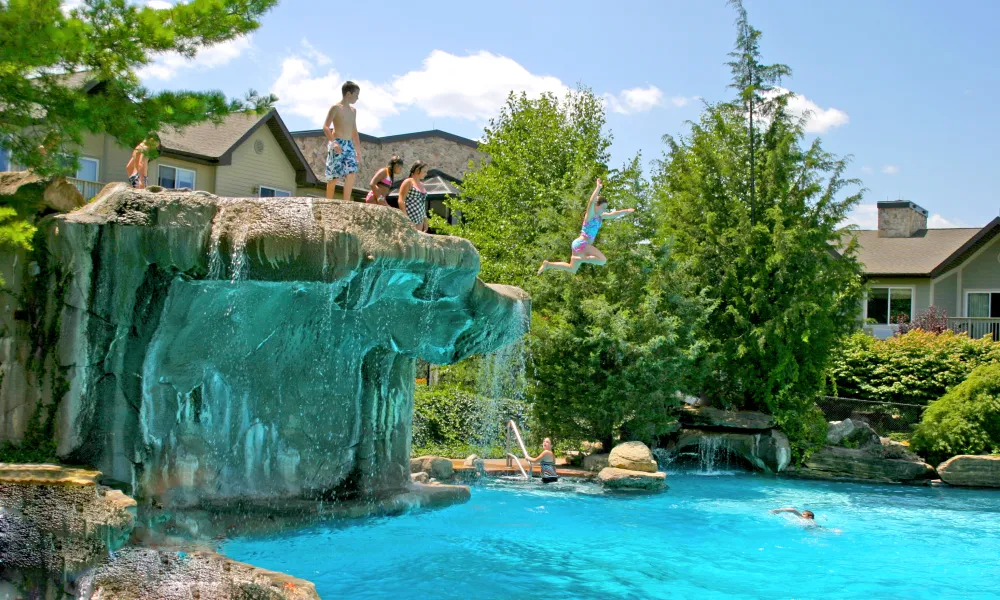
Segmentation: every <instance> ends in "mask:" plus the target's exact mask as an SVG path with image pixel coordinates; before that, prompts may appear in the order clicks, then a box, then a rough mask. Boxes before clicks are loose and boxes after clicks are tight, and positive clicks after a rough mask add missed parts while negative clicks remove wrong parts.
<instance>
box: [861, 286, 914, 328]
mask: <svg viewBox="0 0 1000 600" xmlns="http://www.w3.org/2000/svg"><path fill="white" fill-rule="evenodd" d="M865 318H866V319H870V321H869V322H872V321H874V322H875V323H876V324H878V325H895V324H896V323H899V322H900V321H904V322H909V321H910V320H912V319H913V288H905V287H873V288H871V289H869V290H868V301H867V303H866V305H865Z"/></svg>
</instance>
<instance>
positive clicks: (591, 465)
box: [583, 454, 608, 473]
mask: <svg viewBox="0 0 1000 600" xmlns="http://www.w3.org/2000/svg"><path fill="white" fill-rule="evenodd" d="M606 466H608V455H607V454H588V455H587V456H585V457H583V470H584V471H592V472H594V473H596V472H598V471H600V470H601V469H603V468H604V467H606Z"/></svg>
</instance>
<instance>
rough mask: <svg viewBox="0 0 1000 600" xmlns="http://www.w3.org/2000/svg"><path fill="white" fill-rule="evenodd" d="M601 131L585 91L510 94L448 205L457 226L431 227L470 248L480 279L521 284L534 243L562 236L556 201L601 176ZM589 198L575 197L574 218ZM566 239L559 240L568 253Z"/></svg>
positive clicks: (596, 103) (534, 257)
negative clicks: (479, 159) (479, 158)
mask: <svg viewBox="0 0 1000 600" xmlns="http://www.w3.org/2000/svg"><path fill="white" fill-rule="evenodd" d="M603 128H604V108H603V104H602V102H601V99H600V98H598V97H597V96H595V95H594V94H593V93H592V92H591V91H590V90H588V89H579V90H577V91H576V92H574V93H571V94H569V95H567V96H566V98H565V99H562V100H560V99H559V98H557V97H556V96H554V95H552V94H544V95H542V96H541V97H540V98H537V99H529V98H528V97H527V95H525V94H523V93H522V94H521V95H515V94H511V95H510V96H509V97H508V98H507V103H506V104H505V105H504V107H503V108H502V109H501V111H500V115H499V116H498V117H497V118H495V119H491V120H490V124H489V125H488V126H487V127H486V131H485V133H484V135H483V141H482V142H481V144H480V147H479V149H480V150H481V151H483V152H485V153H486V154H487V155H489V157H490V160H489V162H488V163H486V164H482V165H479V166H478V168H476V169H473V170H472V171H470V172H468V173H467V174H466V176H465V179H464V181H463V183H462V185H461V194H462V195H461V196H460V197H458V198H455V199H453V200H451V201H450V207H451V209H452V210H453V211H460V212H461V214H462V220H461V223H459V224H457V225H454V226H451V225H448V224H447V223H445V222H444V221H443V220H440V219H438V220H435V222H434V223H433V226H434V227H435V229H436V230H438V231H442V232H444V233H449V234H452V235H458V236H461V237H464V238H466V239H468V240H470V241H471V242H472V243H473V244H475V246H476V248H477V249H478V250H479V253H480V256H481V257H482V275H481V276H482V277H483V279H484V280H486V281H492V282H497V283H507V284H512V285H520V284H522V283H523V282H524V281H525V280H526V279H527V278H529V277H530V276H533V275H534V272H535V269H537V268H538V264H539V263H541V261H542V259H543V256H542V254H541V252H540V250H541V246H542V244H541V243H540V239H541V238H543V237H545V236H546V235H549V234H552V233H553V232H557V231H558V232H560V233H562V234H564V235H565V234H566V233H568V232H567V231H565V230H564V228H563V226H564V225H565V219H564V217H566V215H564V214H562V212H561V211H562V210H563V209H564V208H565V207H564V206H562V203H561V201H562V198H563V197H564V196H565V195H567V194H568V193H570V192H571V191H574V190H576V188H577V186H578V184H579V183H580V182H581V181H586V182H588V183H587V184H586V185H593V181H594V179H595V178H596V177H599V176H602V175H604V174H605V173H606V172H607V168H608V167H607V163H608V160H609V158H608V148H609V147H610V145H611V136H610V135H608V134H606V133H605V132H604V131H603ZM609 185H613V182H610V183H609ZM589 193H590V190H589V189H588V190H586V191H585V192H582V193H580V194H579V196H578V197H577V198H576V202H577V203H578V207H577V208H576V209H575V210H576V212H577V216H579V215H582V214H583V210H584V208H585V205H584V200H585V199H586V198H587V196H588V195H589ZM577 226H579V224H577ZM575 235H576V234H575V233H574V234H573V237H575ZM573 237H570V238H568V239H566V240H565V244H564V245H565V246H566V247H567V248H568V244H569V241H570V240H572V239H573ZM563 253H565V250H563ZM549 258H551V257H549Z"/></svg>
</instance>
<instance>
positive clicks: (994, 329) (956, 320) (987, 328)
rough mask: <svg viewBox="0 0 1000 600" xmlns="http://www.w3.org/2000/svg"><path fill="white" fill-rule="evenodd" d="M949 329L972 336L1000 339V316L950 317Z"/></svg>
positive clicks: (975, 337)
mask: <svg viewBox="0 0 1000 600" xmlns="http://www.w3.org/2000/svg"><path fill="white" fill-rule="evenodd" d="M948 329H951V330H952V331H954V332H956V333H967V334H969V337H970V338H973V339H977V340H978V339H980V338H983V337H986V336H990V337H992V338H993V341H1000V318H994V317H948Z"/></svg>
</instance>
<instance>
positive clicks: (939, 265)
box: [852, 217, 1000, 277]
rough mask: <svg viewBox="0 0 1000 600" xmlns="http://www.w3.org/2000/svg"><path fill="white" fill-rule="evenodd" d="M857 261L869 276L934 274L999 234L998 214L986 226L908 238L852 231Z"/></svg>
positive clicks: (920, 234) (922, 275) (965, 256)
mask: <svg viewBox="0 0 1000 600" xmlns="http://www.w3.org/2000/svg"><path fill="white" fill-rule="evenodd" d="M852 233H853V234H854V235H855V236H856V238H857V240H858V245H859V246H860V247H859V249H858V260H860V261H861V263H862V264H863V265H864V268H865V275H867V276H869V277H878V276H882V277H937V276H938V275H940V274H941V273H944V272H945V271H947V270H949V269H951V268H953V267H955V266H956V265H958V264H961V262H962V261H964V260H965V259H966V258H968V257H969V255H971V254H972V253H974V252H975V251H976V250H978V249H979V248H981V247H982V246H983V245H984V244H986V243H988V242H989V241H990V240H992V239H993V238H994V237H995V236H996V235H997V234H998V233H1000V217H997V218H996V219H993V220H992V221H991V222H990V223H989V224H987V225H986V226H985V227H983V228H981V229H979V228H965V227H963V228H955V229H926V230H924V231H920V232H918V233H917V234H916V235H914V236H913V237H908V238H888V237H879V235H878V231H877V230H861V231H853V232H852Z"/></svg>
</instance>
